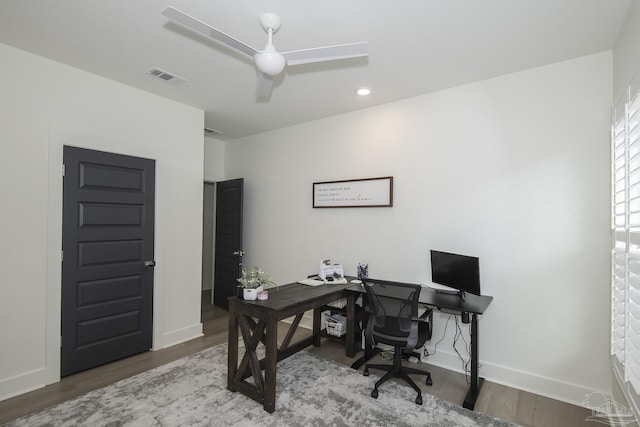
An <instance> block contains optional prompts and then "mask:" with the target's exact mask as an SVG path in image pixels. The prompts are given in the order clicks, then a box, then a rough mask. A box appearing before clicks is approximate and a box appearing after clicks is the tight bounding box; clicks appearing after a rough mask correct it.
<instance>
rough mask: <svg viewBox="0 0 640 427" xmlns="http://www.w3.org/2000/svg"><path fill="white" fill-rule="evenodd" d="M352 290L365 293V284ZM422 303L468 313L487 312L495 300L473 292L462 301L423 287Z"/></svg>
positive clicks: (351, 288)
mask: <svg viewBox="0 0 640 427" xmlns="http://www.w3.org/2000/svg"><path fill="white" fill-rule="evenodd" d="M370 280H371V281H372V282H374V283H375V282H376V279H370ZM380 281H381V282H384V283H389V284H393V282H391V281H389V280H380ZM349 290H350V291H355V292H360V293H364V292H365V290H364V286H363V285H361V284H358V285H351V286H350V287H349ZM419 301H420V303H421V304H425V305H430V306H433V307H438V308H443V309H445V310H453V311H459V312H466V313H475V314H482V313H484V312H485V310H486V309H487V307H489V304H491V301H493V297H491V296H488V295H473V294H469V293H467V294H465V300H464V301H462V298H460V296H459V295H457V294H447V293H443V292H436V291H435V290H434V289H432V288H429V287H425V286H423V287H422V290H421V291H420V299H419Z"/></svg>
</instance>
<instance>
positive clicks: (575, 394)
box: [300, 312, 608, 407]
mask: <svg viewBox="0 0 640 427" xmlns="http://www.w3.org/2000/svg"><path fill="white" fill-rule="evenodd" d="M300 326H302V327H305V328H308V329H312V328H313V315H312V312H307V313H305V315H304V316H303V317H302V320H301V321H300ZM427 350H428V351H429V354H431V355H430V356H428V357H426V358H421V359H422V360H421V361H422V362H424V363H427V364H431V365H434V366H438V367H441V368H445V369H449V370H451V371H455V372H460V373H463V372H464V371H463V368H462V362H461V361H460V359H459V358H458V355H457V354H456V353H455V352H453V351H445V350H443V349H441V348H438V351H437V353H435V354H434V349H433V347H431V346H429V345H427ZM480 365H481V366H480V376H481V377H483V378H485V379H486V380H487V381H491V382H493V383H496V384H501V385H505V386H508V387H512V388H516V389H518V390H522V391H527V392H530V393H534V394H537V395H540V396H545V397H549V398H551V399H555V400H559V401H561V402H566V403H570V404H572V405H577V406H582V407H587V406H586V404H585V399H586V398H587V396H589V395H590V394H592V393H594V392H601V393H603V394H607V393H608V392H607V391H605V390H592V389H589V388H585V387H583V386H580V385H576V384H569V383H564V382H561V381H558V380H555V379H553V378H546V377H542V376H539V375H535V374H532V373H530V372H524V371H519V370H516V369H512V368H506V367H504V366H500V365H496V364H492V363H490V362H486V361H482V360H481V361H480Z"/></svg>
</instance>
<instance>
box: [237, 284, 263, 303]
mask: <svg viewBox="0 0 640 427" xmlns="http://www.w3.org/2000/svg"><path fill="white" fill-rule="evenodd" d="M263 289H264V287H263V286H262V285H260V286H258V287H257V288H244V289H243V290H242V298H243V299H245V300H247V301H255V300H256V299H258V292H260V291H262V290H263Z"/></svg>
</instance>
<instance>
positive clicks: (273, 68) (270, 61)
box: [254, 51, 287, 76]
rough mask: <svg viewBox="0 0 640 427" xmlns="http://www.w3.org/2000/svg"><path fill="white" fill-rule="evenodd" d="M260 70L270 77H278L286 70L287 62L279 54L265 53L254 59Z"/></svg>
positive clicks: (258, 54)
mask: <svg viewBox="0 0 640 427" xmlns="http://www.w3.org/2000/svg"><path fill="white" fill-rule="evenodd" d="M254 59H255V61H256V66H257V67H258V70H260V71H262V72H263V73H265V74H267V75H269V76H277V75H278V74H280V73H281V72H282V70H284V66H285V65H287V61H286V60H285V59H284V56H282V55H281V54H279V53H278V52H269V51H263V52H260V53H256V55H255V57H254Z"/></svg>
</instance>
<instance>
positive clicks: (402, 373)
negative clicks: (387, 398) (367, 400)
mask: <svg viewBox="0 0 640 427" xmlns="http://www.w3.org/2000/svg"><path fill="white" fill-rule="evenodd" d="M369 369H381V370H383V371H387V373H386V374H384V376H383V377H382V378H380V379H379V380H378V381H377V382H376V384H375V386H374V388H373V390H372V391H371V397H373V398H375V399H377V398H378V387H380V386H381V385H382V384H383V383H384V382H386V381H387V380H388V379H389V378H402V379H403V380H404V381H405V382H406V383H407V384H409V385H410V386H411V387H413V389H414V390H415V391H416V392H417V393H418V395H417V396H416V400H415V402H416V403H417V404H418V405H422V391H421V390H420V387H418V385H417V384H416V383H415V381H413V379H411V377H409V374H417V375H426V376H427V378H426V381H425V382H426V384H427V385H428V386H431V385H433V380H431V373H430V372H429V371H423V370H422V369H416V368H410V367H403V366H402V350H401V349H399V348H396V349H395V352H394V354H393V365H378V364H367V365H365V367H364V371H363V372H362V374H363V375H364V376H367V377H368V376H369Z"/></svg>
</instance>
